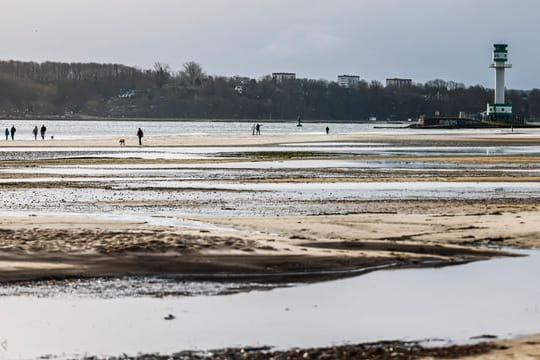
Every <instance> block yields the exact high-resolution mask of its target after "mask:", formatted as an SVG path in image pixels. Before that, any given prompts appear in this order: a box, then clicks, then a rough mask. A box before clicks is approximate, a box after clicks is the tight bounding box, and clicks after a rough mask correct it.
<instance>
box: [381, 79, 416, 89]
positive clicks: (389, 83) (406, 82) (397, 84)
mask: <svg viewBox="0 0 540 360" xmlns="http://www.w3.org/2000/svg"><path fill="white" fill-rule="evenodd" d="M411 85H412V79H399V78H393V79H386V87H394V88H398V89H401V88H404V87H409V86H411Z"/></svg>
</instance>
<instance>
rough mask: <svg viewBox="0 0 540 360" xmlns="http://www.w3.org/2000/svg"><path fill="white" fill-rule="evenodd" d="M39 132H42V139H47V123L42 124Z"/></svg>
mask: <svg viewBox="0 0 540 360" xmlns="http://www.w3.org/2000/svg"><path fill="white" fill-rule="evenodd" d="M39 132H40V133H41V140H45V133H46V132H47V128H46V127H45V124H43V125H41V129H40V130H39Z"/></svg>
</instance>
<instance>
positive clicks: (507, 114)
mask: <svg viewBox="0 0 540 360" xmlns="http://www.w3.org/2000/svg"><path fill="white" fill-rule="evenodd" d="M493 46H494V48H493V63H492V64H491V65H490V66H489V67H490V68H493V69H495V99H494V100H495V101H494V102H493V103H490V104H488V106H487V115H488V116H489V117H490V118H491V119H492V120H510V119H511V118H512V105H511V104H508V103H506V100H505V96H504V95H505V94H504V92H505V85H504V72H505V70H506V69H508V68H511V67H512V65H510V64H508V63H507V61H508V50H507V48H508V45H507V44H495V45H493Z"/></svg>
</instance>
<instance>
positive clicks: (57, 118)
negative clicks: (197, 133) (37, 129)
mask: <svg viewBox="0 0 540 360" xmlns="http://www.w3.org/2000/svg"><path fill="white" fill-rule="evenodd" d="M32 120H41V121H139V122H145V121H148V122H150V121H155V122H193V121H197V122H245V123H257V122H259V123H296V122H297V120H295V119H220V118H215V119H204V118H145V117H141V118H137V117H86V116H84V117H62V116H53V115H50V116H39V115H37V116H35V117H5V118H2V117H0V121H32ZM302 122H303V123H310V124H324V123H329V124H375V123H378V124H388V123H395V124H398V123H399V124H402V123H403V124H405V123H408V124H410V122H408V121H405V120H404V121H383V120H381V121H369V120H331V119H328V120H309V119H306V120H302Z"/></svg>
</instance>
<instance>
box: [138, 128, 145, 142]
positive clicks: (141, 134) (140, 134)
mask: <svg viewBox="0 0 540 360" xmlns="http://www.w3.org/2000/svg"><path fill="white" fill-rule="evenodd" d="M143 136H144V133H143V131H142V129H141V128H139V130H137V137H138V138H139V145H142V138H143Z"/></svg>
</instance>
